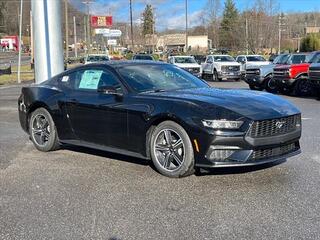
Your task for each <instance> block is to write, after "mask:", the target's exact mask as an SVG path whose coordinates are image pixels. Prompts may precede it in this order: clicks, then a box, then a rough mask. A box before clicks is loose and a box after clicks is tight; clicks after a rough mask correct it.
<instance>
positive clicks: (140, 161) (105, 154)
mask: <svg viewBox="0 0 320 240" xmlns="http://www.w3.org/2000/svg"><path fill="white" fill-rule="evenodd" d="M62 149H65V150H69V151H74V152H80V153H86V154H91V155H95V156H99V157H104V158H109V159H111V160H116V161H123V162H129V163H135V164H140V165H150V163H151V161H149V160H146V159H142V158H137V157H131V156H127V155H123V154H119V153H112V152H107V151H102V150H98V149H93V148H87V147H82V146H75V145H63V146H62Z"/></svg>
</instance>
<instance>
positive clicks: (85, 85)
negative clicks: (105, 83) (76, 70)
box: [79, 70, 102, 89]
mask: <svg viewBox="0 0 320 240" xmlns="http://www.w3.org/2000/svg"><path fill="white" fill-rule="evenodd" d="M101 75H102V70H100V71H98V70H86V71H84V73H83V74H82V77H81V81H80V85H79V89H97V88H98V83H99V81H100V77H101Z"/></svg>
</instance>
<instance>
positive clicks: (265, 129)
mask: <svg viewBox="0 0 320 240" xmlns="http://www.w3.org/2000/svg"><path fill="white" fill-rule="evenodd" d="M300 118H301V116H300V114H297V115H293V116H289V117H284V118H277V119H270V120H261V121H254V122H253V124H252V125H251V127H250V129H249V131H248V134H247V136H249V137H251V138H259V137H272V136H277V135H282V134H286V133H290V132H293V131H294V130H296V126H297V124H300V123H301V120H300Z"/></svg>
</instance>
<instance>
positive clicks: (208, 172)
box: [195, 159, 287, 176]
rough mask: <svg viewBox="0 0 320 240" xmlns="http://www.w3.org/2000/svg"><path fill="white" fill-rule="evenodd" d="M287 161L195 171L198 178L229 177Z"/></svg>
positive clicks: (198, 169)
mask: <svg viewBox="0 0 320 240" xmlns="http://www.w3.org/2000/svg"><path fill="white" fill-rule="evenodd" d="M286 161H287V160H286V159H280V160H278V161H275V162H272V163H265V164H261V165H257V166H248V167H225V168H206V169H204V168H197V169H196V171H195V175H196V176H207V175H229V174H232V175H234V174H243V173H249V172H256V171H260V170H264V169H267V168H271V167H274V166H277V165H280V164H282V163H284V162H286Z"/></svg>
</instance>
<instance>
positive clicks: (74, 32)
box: [73, 16, 78, 58]
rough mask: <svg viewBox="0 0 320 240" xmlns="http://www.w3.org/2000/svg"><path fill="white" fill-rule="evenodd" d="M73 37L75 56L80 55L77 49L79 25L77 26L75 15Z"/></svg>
mask: <svg viewBox="0 0 320 240" xmlns="http://www.w3.org/2000/svg"><path fill="white" fill-rule="evenodd" d="M73 39H74V56H75V57H76V58H77V57H78V49H77V26H76V17H75V16H73Z"/></svg>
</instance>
